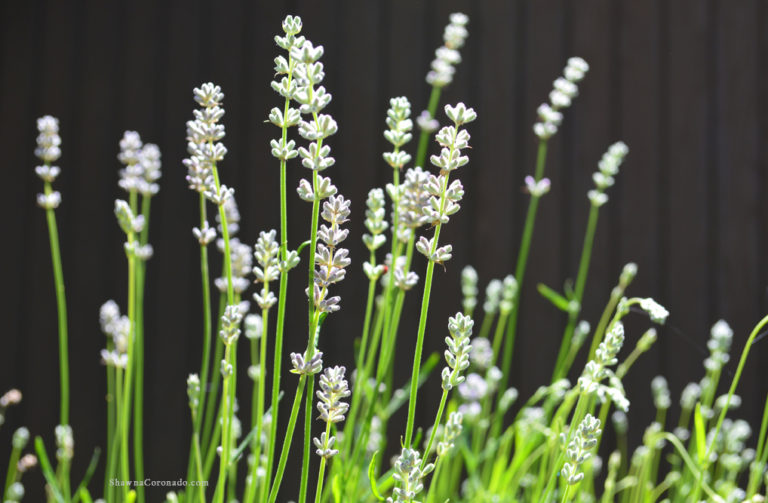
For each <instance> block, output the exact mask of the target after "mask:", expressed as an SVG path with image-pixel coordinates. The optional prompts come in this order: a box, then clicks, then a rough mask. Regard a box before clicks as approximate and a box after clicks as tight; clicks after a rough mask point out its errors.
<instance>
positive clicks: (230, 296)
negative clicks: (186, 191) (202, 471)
mask: <svg viewBox="0 0 768 503" xmlns="http://www.w3.org/2000/svg"><path fill="white" fill-rule="evenodd" d="M212 172H213V180H214V183H215V186H216V192H217V193H220V192H221V183H220V182H219V171H218V169H217V167H216V163H213V164H212ZM219 219H220V220H221V236H222V238H223V239H224V270H225V272H226V277H227V304H228V305H234V303H235V292H234V288H233V286H232V256H231V252H230V243H229V231H228V230H227V215H226V212H225V211H224V206H223V205H219ZM233 344H234V345H235V347H236V344H237V341H235V342H234V343H233ZM231 346H232V344H227V345H226V348H225V349H224V355H225V356H224V358H225V361H226V362H227V363H228V364H230V365H232V366H233V367H234V366H235V363H236V361H234V360H235V358H236V357H237V351H231ZM234 379H235V375H234V373H233V374H232V375H231V376H229V377H226V378H224V384H223V390H222V394H221V411H222V415H223V417H222V420H223V424H222V427H221V459H220V461H219V478H218V482H217V484H216V492H215V494H214V501H217V502H218V503H221V502H222V501H223V500H224V489H225V485H226V472H227V469H228V468H229V463H230V461H231V459H230V452H231V448H232V445H231V442H230V431H231V425H232V413H231V411H232V408H233V406H234V403H232V398H231V395H232V394H233V393H234ZM230 381H233V382H232V383H230ZM230 384H231V386H230ZM230 387H231V388H232V389H231V390H230Z"/></svg>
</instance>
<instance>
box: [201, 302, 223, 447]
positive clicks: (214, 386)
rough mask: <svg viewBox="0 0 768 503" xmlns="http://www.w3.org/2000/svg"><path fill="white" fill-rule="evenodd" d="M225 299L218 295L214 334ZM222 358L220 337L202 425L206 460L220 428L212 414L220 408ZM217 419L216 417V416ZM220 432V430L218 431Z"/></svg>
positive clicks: (218, 327) (216, 442)
mask: <svg viewBox="0 0 768 503" xmlns="http://www.w3.org/2000/svg"><path fill="white" fill-rule="evenodd" d="M226 303H227V299H226V296H225V295H224V294H219V312H218V316H217V318H216V319H217V320H218V321H217V323H216V332H217V333H218V331H219V330H221V315H222V314H224V308H225V307H226ZM223 356H224V343H223V342H222V340H221V337H216V347H215V349H214V355H213V369H212V372H211V386H210V392H211V396H210V399H209V400H208V406H207V407H206V411H205V423H204V425H203V443H202V447H203V456H204V457H205V458H206V459H207V458H208V451H215V450H216V446H217V445H218V437H216V438H213V436H214V431H215V430H216V429H217V428H221V423H220V422H217V421H216V422H215V421H214V420H213V418H214V414H215V413H217V411H218V410H219V409H218V407H220V406H221V403H218V405H217V400H218V397H219V380H220V379H221V359H222V357H223ZM216 417H218V415H217V416H216ZM214 423H215V424H214ZM219 431H220V430H219Z"/></svg>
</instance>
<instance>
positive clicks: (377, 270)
mask: <svg viewBox="0 0 768 503" xmlns="http://www.w3.org/2000/svg"><path fill="white" fill-rule="evenodd" d="M365 205H366V207H367V209H366V210H365V222H363V223H364V224H365V228H366V229H368V232H370V234H368V233H365V234H363V243H364V244H365V246H366V248H368V250H369V251H370V252H371V254H373V253H375V252H376V250H378V249H379V248H381V246H382V245H383V244H384V243H385V242H386V241H387V238H386V236H384V231H386V230H387V227H389V224H388V223H387V221H386V220H385V218H384V217H385V215H386V210H384V191H383V190H381V189H371V190H370V191H369V192H368V199H366V201H365ZM363 271H365V275H366V276H368V279H370V280H371V281H376V280H377V279H378V278H379V277H380V276H381V275H382V274H383V273H384V266H383V265H381V264H379V265H374V264H373V263H371V262H364V263H363Z"/></svg>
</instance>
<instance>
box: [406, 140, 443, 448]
mask: <svg viewBox="0 0 768 503" xmlns="http://www.w3.org/2000/svg"><path fill="white" fill-rule="evenodd" d="M454 139H455V138H454ZM453 152H454V142H451V150H450V155H451V156H452V155H453ZM449 158H450V156H449ZM448 176H449V173H446V174H445V177H444V182H443V187H442V190H441V191H440V192H441V194H440V211H441V213H442V212H443V210H444V209H445V200H446V197H445V192H446V189H447V188H448ZM441 228H442V224H441V223H438V224H437V225H436V226H435V235H434V236H433V238H432V248H431V250H430V256H433V255H434V253H435V251H436V250H437V243H438V240H439V238H440V229H441ZM434 271H435V262H434V260H432V259H431V258H430V259H429V263H428V264H427V275H426V278H425V280H424V293H423V295H422V298H421V314H420V316H419V331H418V334H417V336H416V351H415V352H414V356H413V371H412V374H411V392H410V398H409V400H408V422H407V424H406V427H405V442H404V446H405V447H411V441H412V439H413V426H414V420H415V418H416V395H417V394H418V389H419V372H420V371H421V353H422V350H423V349H424V333H425V332H426V329H427V314H428V311H429V297H430V294H431V293H432V276H433V274H434Z"/></svg>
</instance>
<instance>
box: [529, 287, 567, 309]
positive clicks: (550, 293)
mask: <svg viewBox="0 0 768 503" xmlns="http://www.w3.org/2000/svg"><path fill="white" fill-rule="evenodd" d="M537 289H538V290H539V293H540V294H541V296H542V297H544V298H545V299H547V300H548V301H550V302H551V303H552V305H553V306H555V307H556V308H558V309H559V310H561V311H565V312H568V305H569V302H568V299H566V298H565V297H563V296H562V295H560V294H559V293H557V292H556V291H554V290H552V289H551V288H550V287H548V286H547V285H545V284H544V283H539V284H538V285H537Z"/></svg>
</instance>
